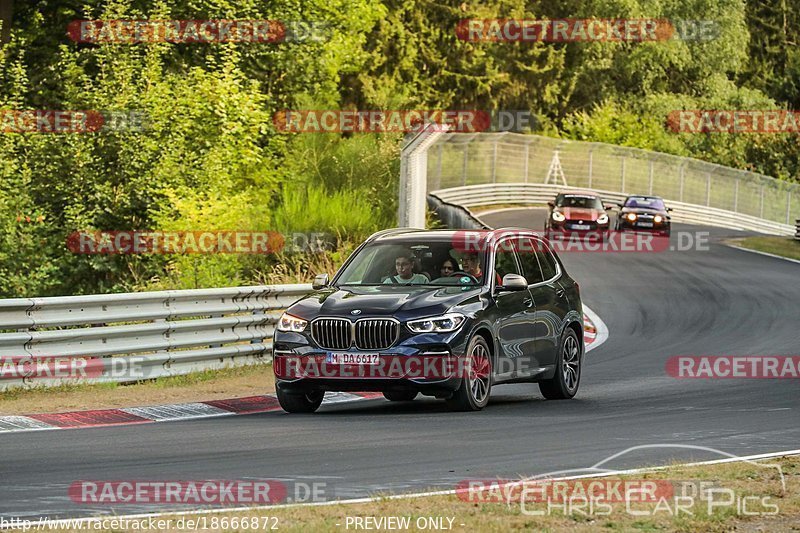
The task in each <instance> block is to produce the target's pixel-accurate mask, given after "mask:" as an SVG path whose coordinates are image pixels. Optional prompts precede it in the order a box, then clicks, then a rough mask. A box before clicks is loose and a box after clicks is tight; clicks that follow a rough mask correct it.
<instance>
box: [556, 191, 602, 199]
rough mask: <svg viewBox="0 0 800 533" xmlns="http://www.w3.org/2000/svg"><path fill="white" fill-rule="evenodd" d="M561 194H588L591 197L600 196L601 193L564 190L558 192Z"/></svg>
mask: <svg viewBox="0 0 800 533" xmlns="http://www.w3.org/2000/svg"><path fill="white" fill-rule="evenodd" d="M558 195H559V196H588V197H591V198H600V195H599V194H597V193H596V192H591V191H564V192H560V193H558Z"/></svg>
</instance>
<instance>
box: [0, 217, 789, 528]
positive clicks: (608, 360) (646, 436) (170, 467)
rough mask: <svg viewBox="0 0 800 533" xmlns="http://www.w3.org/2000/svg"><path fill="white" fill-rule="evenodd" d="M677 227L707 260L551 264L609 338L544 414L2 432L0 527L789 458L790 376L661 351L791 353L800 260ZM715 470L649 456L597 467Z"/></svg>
mask: <svg viewBox="0 0 800 533" xmlns="http://www.w3.org/2000/svg"><path fill="white" fill-rule="evenodd" d="M542 217H543V214H542V212H541V211H531V210H517V211H506V212H501V213H495V214H490V215H487V216H485V217H484V219H485V220H486V222H487V223H489V224H491V225H493V226H495V227H497V226H508V225H514V226H516V225H526V226H529V227H532V228H534V229H537V230H539V229H541V228H542V225H543V224H542ZM676 230H690V231H707V232H710V235H711V244H710V249H709V250H708V251H698V250H692V251H683V252H679V251H666V252H663V253H577V252H574V253H562V254H561V257H562V260H563V261H564V263H565V265H566V267H567V269H568V271H569V272H570V273H571V274H572V276H573V277H574V278H575V279H577V280H578V281H579V283H580V285H581V293H582V295H583V299H584V302H585V303H586V304H587V305H589V306H590V307H591V308H592V309H593V310H594V311H595V312H596V313H597V314H598V315H599V316H600V317H601V318H602V319H603V320H604V321H605V323H606V324H607V326H608V329H609V332H610V336H609V339H608V341H607V342H605V344H603V345H602V346H600V347H598V348H597V349H595V350H593V351H592V352H590V353H589V354H588V356H587V359H586V361H585V365H584V369H583V376H582V382H581V389H580V391H579V393H578V396H577V397H576V398H575V399H574V400H572V401H545V400H544V399H543V398H542V396H541V395H540V394H539V390H538V387H537V386H536V385H513V386H504V387H498V388H496V389H495V390H494V391H493V393H492V399H491V402H490V404H489V406H488V407H487V408H486V409H485V410H484V411H482V412H479V413H451V412H449V411H448V410H447V408H446V407H445V404H444V402H441V401H436V400H432V399H427V398H426V399H418V400H416V401H414V402H411V403H404V404H390V403H389V402H386V401H383V400H368V401H364V402H356V403H354V404H349V405H338V406H337V405H332V406H329V407H323V408H322V409H321V410H320V411H319V412H318V413H317V414H315V415H307V416H306V415H300V416H298V415H286V414H283V413H267V414H259V415H249V416H236V417H226V418H221V419H206V420H195V421H185V422H176V423H160V424H148V425H142V426H135V425H134V426H126V427H117V428H94V429H81V430H61V431H44V432H31V433H18V434H4V435H0V450H2V452H3V456H4V457H3V460H2V466H0V480H1V481H2V482H1V483H0V516H4V517H6V518H9V517H29V518H30V517H40V516H50V517H71V516H89V515H95V514H101V513H103V514H105V513H112V512H113V513H117V514H128V513H142V512H150V511H155V510H163V509H162V508H155V507H152V506H142V505H139V506H118V507H114V508H112V507H109V506H102V505H98V506H94V507H92V506H85V505H79V504H75V503H73V502H72V501H70V499H69V498H68V496H67V488H68V487H69V485H70V484H71V483H73V482H74V481H76V480H131V479H138V480H202V479H231V480H233V479H254V478H268V479H282V480H300V481H306V482H312V481H313V482H327V483H328V487H329V489H328V493H329V496H332V497H335V498H351V497H363V496H366V495H370V494H373V493H375V492H378V491H383V492H385V491H395V492H411V491H413V492H416V491H421V490H426V489H431V488H441V489H452V488H454V485H455V484H456V483H457V482H458V481H460V480H463V479H466V478H487V477H489V478H494V477H498V476H499V477H509V476H519V475H533V474H540V473H545V472H551V471H555V470H564V469H579V468H585V467H588V466H590V465H592V464H595V463H597V462H599V461H601V460H603V459H605V458H607V457H608V456H610V455H612V454H615V453H617V452H621V451H623V450H625V449H627V448H629V447H632V446H636V445H644V444H683V445H696V446H708V447H712V448H715V449H719V450H722V451H724V452H728V453H733V454H737V455H750V454H757V453H766V452H774V451H781V450H789V449H795V448H798V447H800V446H798V443H800V413H798V408H800V380H797V379H794V380H793V379H783V380H778V379H749V380H743V379H730V380H689V379H675V378H672V377H669V376H668V375H667V374H666V372H665V368H664V367H665V362H666V360H667V359H668V358H669V357H670V356H674V355H748V354H765V355H798V354H800V323H798V316H800V283H798V281H799V280H800V264H795V263H791V262H788V261H783V260H779V259H773V258H769V257H764V256H760V255H756V254H752V253H748V252H744V251H740V250H736V249H732V248H729V247H726V246H723V245H722V244H719V243H718V241H719V240H720V239H721V238H723V237H725V236H733V235H737V234H740V233H738V232H736V231H727V230H721V229H711V228H699V227H690V226H681V225H676V226H675V227H674V229H673V231H676ZM675 239H676V236H675V235H674V234H673V241H674V240H675ZM715 458H719V456H717V455H714V454H710V453H700V452H697V451H690V450H681V449H676V448H655V449H650V450H647V453H641V452H636V453H631V454H627V455H625V456H624V457H622V458H620V460H616V461H615V462H613V463H612V464H611V465H610V466H612V467H619V468H621V467H634V466H639V465H644V464H658V463H663V462H666V461H669V460H671V459H682V460H683V459H685V460H689V459H693V460H703V459H715ZM173 508H174V507H173Z"/></svg>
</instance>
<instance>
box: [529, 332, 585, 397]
mask: <svg viewBox="0 0 800 533" xmlns="http://www.w3.org/2000/svg"><path fill="white" fill-rule="evenodd" d="M582 355H583V354H582V353H581V343H580V342H579V341H578V336H577V335H576V334H575V332H574V331H573V330H572V328H567V329H566V331H565V332H564V336H563V337H562V338H561V345H560V347H559V353H558V359H557V361H556V373H555V375H554V376H553V377H552V378H551V379H548V380H546V381H541V382H539V390H540V391H542V395H543V396H544V397H545V398H547V399H548V400H567V399H569V398H572V397H573V396H575V393H576V392H578V385H579V384H580V381H581V359H582Z"/></svg>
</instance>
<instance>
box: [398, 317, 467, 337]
mask: <svg viewBox="0 0 800 533" xmlns="http://www.w3.org/2000/svg"><path fill="white" fill-rule="evenodd" d="M465 320H466V318H465V317H464V315H462V314H461V313H447V314H446V315H441V316H434V317H431V318H422V319H419V320H410V321H408V322H406V326H408V329H410V330H411V331H412V332H413V333H449V332H451V331H455V330H457V329H458V328H459V327H461V324H463V323H464V321H465Z"/></svg>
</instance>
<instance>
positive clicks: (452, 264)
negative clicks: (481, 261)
mask: <svg viewBox="0 0 800 533" xmlns="http://www.w3.org/2000/svg"><path fill="white" fill-rule="evenodd" d="M460 270H461V269H460V268H458V263H456V260H455V259H445V260H444V261H443V262H442V266H441V268H440V269H439V274H440V275H441V276H442V277H443V278H446V277H449V276H452V275H453V273H454V272H458V271H460Z"/></svg>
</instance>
